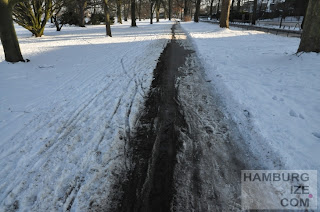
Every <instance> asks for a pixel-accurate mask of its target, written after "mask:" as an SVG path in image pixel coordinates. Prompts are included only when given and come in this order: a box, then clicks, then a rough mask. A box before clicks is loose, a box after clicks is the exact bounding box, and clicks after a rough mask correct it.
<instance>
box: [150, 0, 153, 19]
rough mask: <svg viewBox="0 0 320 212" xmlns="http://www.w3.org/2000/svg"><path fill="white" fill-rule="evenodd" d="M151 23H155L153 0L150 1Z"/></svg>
mask: <svg viewBox="0 0 320 212" xmlns="http://www.w3.org/2000/svg"><path fill="white" fill-rule="evenodd" d="M150 24H153V1H152V2H150Z"/></svg>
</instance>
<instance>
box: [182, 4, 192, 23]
mask: <svg viewBox="0 0 320 212" xmlns="http://www.w3.org/2000/svg"><path fill="white" fill-rule="evenodd" d="M183 19H184V21H191V16H190V14H189V0H184V11H183Z"/></svg>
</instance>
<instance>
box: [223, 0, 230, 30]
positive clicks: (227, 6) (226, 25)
mask: <svg viewBox="0 0 320 212" xmlns="http://www.w3.org/2000/svg"><path fill="white" fill-rule="evenodd" d="M230 5H231V4H230V0H222V6H221V16H220V27H221V28H229V15H230Z"/></svg>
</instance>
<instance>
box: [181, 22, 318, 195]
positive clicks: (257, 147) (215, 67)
mask: <svg viewBox="0 0 320 212" xmlns="http://www.w3.org/2000/svg"><path fill="white" fill-rule="evenodd" d="M181 25H182V27H183V28H184V30H185V31H186V32H187V34H188V36H189V38H190V39H191V40H192V42H193V44H194V46H195V48H196V52H197V55H198V56H199V58H200V59H201V63H202V65H203V66H204V68H205V74H206V80H207V81H208V82H210V84H211V86H212V91H213V92H214V93H215V94H216V95H218V97H219V99H220V100H221V103H222V104H223V105H224V107H225V108H224V110H223V111H224V112H225V115H226V116H228V117H229V118H230V119H232V120H233V121H234V122H235V123H236V124H237V127H238V128H239V131H240V133H241V135H242V137H243V138H245V139H244V140H245V145H246V146H248V147H249V148H250V149H251V151H252V152H254V153H255V154H256V156H257V159H258V160H260V161H262V162H263V163H264V165H265V168H264V169H266V168H267V169H291V170H310V169H311V170H318V173H319V171H320V157H319V149H320V128H319V127H320V119H319V118H320V110H319V109H320V107H319V105H320V92H319V91H320V83H319V79H320V68H319V67H320V55H319V54H316V53H304V54H298V55H296V54H295V53H296V51H297V49H298V45H299V42H300V40H299V39H298V38H287V37H282V36H276V35H271V34H267V33H264V32H258V31H248V30H242V29H240V28H232V27H231V29H221V28H219V26H218V25H214V24H207V23H181ZM270 150H272V151H274V152H275V153H277V155H279V156H281V159H277V160H275V159H276V158H273V156H272V154H271V153H272V151H270ZM319 180H320V177H319V175H318V181H319ZM319 188H320V186H319V184H318V189H319ZM318 201H319V197H318Z"/></svg>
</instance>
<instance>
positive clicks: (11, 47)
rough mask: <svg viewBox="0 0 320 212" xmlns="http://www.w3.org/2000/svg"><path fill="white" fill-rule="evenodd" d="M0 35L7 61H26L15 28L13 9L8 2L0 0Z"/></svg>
mask: <svg viewBox="0 0 320 212" xmlns="http://www.w3.org/2000/svg"><path fill="white" fill-rule="evenodd" d="M0 35H1V43H2V46H3V50H4V54H5V60H6V61H8V62H19V61H24V60H23V57H22V55H21V51H20V46H19V42H18V38H17V35H16V31H15V29H14V26H13V20H12V9H11V6H10V5H8V1H6V0H0Z"/></svg>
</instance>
